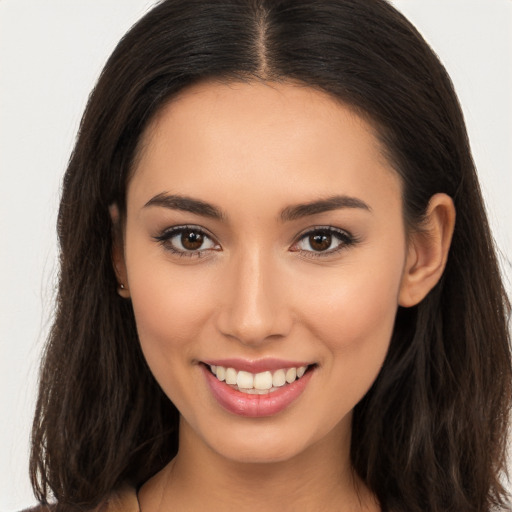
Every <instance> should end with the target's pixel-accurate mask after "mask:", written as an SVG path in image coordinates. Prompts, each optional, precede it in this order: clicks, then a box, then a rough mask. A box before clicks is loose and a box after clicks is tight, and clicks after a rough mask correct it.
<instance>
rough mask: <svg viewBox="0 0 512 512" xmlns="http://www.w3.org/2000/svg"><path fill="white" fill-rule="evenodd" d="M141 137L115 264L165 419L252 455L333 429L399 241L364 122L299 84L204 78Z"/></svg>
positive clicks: (377, 319) (366, 357) (281, 449)
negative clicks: (175, 412)
mask: <svg viewBox="0 0 512 512" xmlns="http://www.w3.org/2000/svg"><path fill="white" fill-rule="evenodd" d="M141 147H142V149H141V153H140V158H139V161H138V164H137V167H136V169H135V170H134V174H133V177H132V178H131V180H130V183H129V186H128V191H127V216H126V224H125V232H124V253H123V254H122V255H121V256H120V257H119V258H118V259H119V261H118V265H117V267H118V272H119V273H120V274H122V279H123V281H124V284H125V286H126V293H127V294H129V296H130V298H131V300H132V303H133V308H134V312H135V317H136V322H137V329H138V333H139V336H140V342H141V346H142V349H143V352H144V355H145V357H146V359H147V362H148V365H149V367H150V369H151V371H152V372H153V374H154V376H155V378H156V380H157V381H158V382H159V384H160V386H161V387H162V389H163V390H164V392H165V393H166V394H167V396H168V397H169V398H170V399H171V400H172V402H173V403H174V404H175V405H176V406H177V408H178V409H179V411H180V413H181V416H182V428H183V429H186V430H187V431H188V432H189V433H190V435H192V436H193V437H195V438H196V440H197V442H198V443H199V444H202V445H204V446H208V447H209V448H210V449H212V450H213V451H214V452H215V453H217V454H220V455H222V456H223V457H226V458H228V459H232V460H237V461H258V462H262V461H277V460H286V459H290V458H292V457H294V456H295V455H298V454H300V453H302V452H303V451H305V450H306V449H307V448H309V447H311V446H312V445H313V444H315V443H318V442H320V441H322V440H324V439H328V438H329V437H330V436H333V434H335V435H336V437H339V436H343V435H344V434H346V433H347V432H349V431H350V420H351V412H352V410H353V408H354V406H355V405H356V404H357V403H358V402H359V401H360V400H361V398H362V397H363V396H364V394H365V393H366V392H367V390H368V389H369V387H370V386H371V384H372V383H373V381H374V380H375V378H376V376H377V374H378V373H379V370H380V368H381V366H382V364H383V361H384V358H385V355H386V352H387V349H388V345H389V342H390V337H391V333H392V329H393V323H394V318H395V314H396V310H397V304H398V302H399V295H400V290H401V287H402V281H403V274H404V267H405V265H406V259H407V258H406V256H407V248H406V242H405V232H404V223H403V218H402V201H401V186H400V181H399V178H398V177H397V175H396V173H395V172H394V171H393V170H392V169H391V166H390V164H389V163H388V162H387V161H386V160H385V158H384V157H383V154H382V153H383V152H382V148H381V147H380V146H379V142H378V141H377V138H376V135H375V132H374V131H373V129H372V127H371V126H370V125H369V124H368V123H366V122H365V121H363V120H362V119H361V118H360V117H358V116H357V115H356V114H355V113H354V112H353V111H351V110H350V109H349V108H347V107H345V106H343V105H341V104H340V103H338V102H336V101H334V100H333V99H332V98H330V97H329V96H328V95H326V94H324V93H321V92H318V91H315V90H313V89H311V88H307V87H303V86H302V87H301V86H296V85H291V84H263V83H244V84H241V83H235V84H218V83H206V84H201V85H198V86H194V87H193V88H190V89H188V90H186V91H185V92H184V93H182V94H181V95H180V96H179V97H178V98H176V99H174V100H173V101H172V102H171V103H169V104H168V105H167V106H166V107H165V108H164V109H163V110H162V111H161V112H160V113H159V115H158V116H157V118H156V119H155V120H154V122H153V123H152V125H151V126H150V127H149V129H148V130H147V132H146V134H145V136H144V140H143V144H142V145H141ZM299 376H300V378H299Z"/></svg>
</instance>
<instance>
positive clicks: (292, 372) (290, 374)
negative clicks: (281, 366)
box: [286, 368, 297, 384]
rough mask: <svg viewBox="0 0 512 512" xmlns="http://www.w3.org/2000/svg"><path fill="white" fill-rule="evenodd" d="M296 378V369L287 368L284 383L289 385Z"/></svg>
mask: <svg viewBox="0 0 512 512" xmlns="http://www.w3.org/2000/svg"><path fill="white" fill-rule="evenodd" d="M296 378H297V368H288V370H286V382H288V384H291V383H292V382H293V381H294V380H295V379H296Z"/></svg>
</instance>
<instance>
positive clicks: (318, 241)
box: [309, 233, 332, 251]
mask: <svg viewBox="0 0 512 512" xmlns="http://www.w3.org/2000/svg"><path fill="white" fill-rule="evenodd" d="M331 243H332V235H331V234H326V233H319V234H315V235H310V236H309V245H310V247H311V248H312V249H313V250H314V251H326V250H327V249H329V248H330V247H331Z"/></svg>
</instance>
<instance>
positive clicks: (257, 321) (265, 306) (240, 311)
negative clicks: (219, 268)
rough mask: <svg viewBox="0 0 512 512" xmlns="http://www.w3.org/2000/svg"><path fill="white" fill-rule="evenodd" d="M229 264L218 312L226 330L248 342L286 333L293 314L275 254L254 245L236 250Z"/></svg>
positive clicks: (222, 325)
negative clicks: (286, 301)
mask: <svg viewBox="0 0 512 512" xmlns="http://www.w3.org/2000/svg"><path fill="white" fill-rule="evenodd" d="M228 267H229V268H227V269H226V271H227V273H228V274H229V277H228V278H227V279H226V280H225V283H224V284H225V289H224V294H223V297H224V300H223V301H222V302H223V304H222V310H221V312H220V315H219V328H220V330H221V331H222V332H223V334H225V335H228V336H231V337H235V338H237V339H238V340H239V341H240V342H242V343H244V344H248V345H249V344H258V343H261V342H263V341H265V340H267V339H269V338H271V337H275V336H285V335H286V334H287V332H288V331H289V328H290V318H289V315H288V312H287V309H288V308H287V305H286V303H285V301H284V300H283V299H284V297H283V294H282V291H283V290H282V288H281V287H282V283H281V282H280V279H279V268H278V263H277V261H275V258H274V257H273V256H272V254H271V253H270V252H269V251H268V250H265V249H264V248H262V247H255V245H253V246H252V248H249V247H246V248H243V249H241V250H240V251H237V253H236V254H233V256H232V258H231V261H230V262H229V265H228Z"/></svg>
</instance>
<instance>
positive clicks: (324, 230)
mask: <svg viewBox="0 0 512 512" xmlns="http://www.w3.org/2000/svg"><path fill="white" fill-rule="evenodd" d="M187 231H188V232H189V233H194V234H196V235H199V236H202V237H203V240H204V239H208V240H210V242H211V243H212V244H213V245H214V247H208V248H206V249H199V250H195V251H193V250H182V249H177V248H176V247H175V246H174V245H173V244H172V242H171V240H172V239H173V238H175V237H176V236H179V235H181V236H183V234H184V233H185V232H187ZM318 235H325V236H329V237H332V238H335V239H337V240H338V241H339V244H338V246H337V247H335V248H334V249H328V250H325V251H314V250H304V249H294V247H296V246H297V245H298V244H299V243H301V242H302V241H304V240H307V239H308V238H310V237H312V236H318ZM154 239H155V240H156V241H157V242H159V243H160V244H161V245H162V246H163V247H164V249H165V250H167V251H169V252H170V253H172V254H175V255H177V256H179V257H188V258H203V257H205V256H206V255H207V253H208V252H209V251H211V250H218V249H217V248H218V247H220V246H219V244H218V243H217V242H216V241H215V240H214V239H213V237H211V236H210V235H209V234H208V233H207V232H206V231H204V230H203V229H202V228H200V227H198V226H175V227H173V228H170V229H167V230H165V231H164V232H163V233H161V234H160V235H157V236H155V237H154ZM358 241H359V240H358V239H357V238H356V237H355V236H353V235H352V234H350V233H349V232H347V231H345V230H342V229H338V228H334V227H332V226H315V227H313V228H311V229H308V231H306V232H305V233H302V234H301V235H299V237H298V239H297V241H296V242H294V243H293V245H292V249H291V251H292V252H299V253H301V255H302V256H303V257H306V258H323V257H326V256H331V255H333V254H336V253H338V252H340V251H342V250H343V249H346V248H348V247H350V246H352V245H355V244H356V243H357V242H358ZM180 243H181V240H180ZM331 244H332V240H331ZM182 245H183V244H182Z"/></svg>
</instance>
